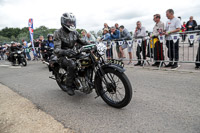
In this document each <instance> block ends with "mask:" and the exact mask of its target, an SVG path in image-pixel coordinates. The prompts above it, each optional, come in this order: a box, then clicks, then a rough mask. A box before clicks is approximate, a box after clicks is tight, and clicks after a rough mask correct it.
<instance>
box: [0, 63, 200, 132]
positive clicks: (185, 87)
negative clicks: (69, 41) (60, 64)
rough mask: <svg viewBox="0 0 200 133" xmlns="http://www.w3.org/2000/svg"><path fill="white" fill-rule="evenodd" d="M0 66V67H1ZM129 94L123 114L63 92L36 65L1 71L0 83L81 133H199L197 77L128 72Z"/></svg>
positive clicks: (199, 81) (199, 84)
mask: <svg viewBox="0 0 200 133" xmlns="http://www.w3.org/2000/svg"><path fill="white" fill-rule="evenodd" d="M3 64H4V63H3ZM126 73H127V75H128V77H129V79H130V80H131V83H132V87H133V89H134V94H133V99H132V101H131V103H130V104H129V105H128V106H127V107H125V108H123V109H115V108H112V107H109V106H108V105H106V104H105V103H104V102H103V100H102V99H101V98H97V99H95V98H94V97H95V96H96V95H95V93H94V92H93V93H92V94H90V95H85V94H82V93H76V95H75V96H74V97H70V96H68V95H67V94H66V93H64V92H62V91H61V90H60V89H59V87H58V86H57V84H56V82H55V81H54V80H52V79H49V78H48V77H49V76H50V75H51V73H49V72H48V70H47V67H46V66H45V65H44V64H41V62H29V65H28V66H27V67H22V68H19V67H18V68H12V67H8V66H1V64H0V82H1V83H3V84H5V85H7V86H8V87H10V88H12V89H13V90H14V91H15V92H17V93H19V94H21V95H22V96H24V97H26V98H28V99H29V100H31V101H32V102H33V103H34V104H36V105H37V107H38V108H40V109H42V110H44V111H45V112H47V113H48V114H50V115H52V116H53V117H54V118H55V119H56V120H58V121H60V122H62V123H63V124H64V125H65V126H66V127H69V128H72V129H74V130H75V131H77V132H81V133H94V132H95V133H125V132H126V133H159V132H160V133H163V132H164V133H200V75H199V73H188V72H174V71H159V70H147V69H141V68H129V69H127V71H126Z"/></svg>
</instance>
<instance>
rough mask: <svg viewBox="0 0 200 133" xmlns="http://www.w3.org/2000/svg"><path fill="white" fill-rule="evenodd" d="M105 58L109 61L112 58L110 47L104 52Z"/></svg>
mask: <svg viewBox="0 0 200 133" xmlns="http://www.w3.org/2000/svg"><path fill="white" fill-rule="evenodd" d="M106 57H107V58H111V59H112V58H113V51H112V45H111V46H110V48H109V49H107V50H106Z"/></svg>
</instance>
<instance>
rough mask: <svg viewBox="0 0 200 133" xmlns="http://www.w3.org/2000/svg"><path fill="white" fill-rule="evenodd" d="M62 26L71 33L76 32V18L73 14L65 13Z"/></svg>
mask: <svg viewBox="0 0 200 133" xmlns="http://www.w3.org/2000/svg"><path fill="white" fill-rule="evenodd" d="M61 25H62V27H63V28H64V29H67V30H69V31H75V30H76V17H75V16H74V15H73V14H72V13H64V14H63V15H62V17H61Z"/></svg>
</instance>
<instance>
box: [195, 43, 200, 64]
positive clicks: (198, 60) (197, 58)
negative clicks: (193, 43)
mask: <svg viewBox="0 0 200 133" xmlns="http://www.w3.org/2000/svg"><path fill="white" fill-rule="evenodd" d="M196 61H197V62H200V42H199V48H198V51H197V56H196ZM196 66H200V63H196Z"/></svg>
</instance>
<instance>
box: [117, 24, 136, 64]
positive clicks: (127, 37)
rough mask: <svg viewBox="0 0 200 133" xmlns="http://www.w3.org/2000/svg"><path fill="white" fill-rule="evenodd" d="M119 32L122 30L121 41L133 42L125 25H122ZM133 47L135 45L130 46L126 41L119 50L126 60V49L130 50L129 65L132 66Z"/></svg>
mask: <svg viewBox="0 0 200 133" xmlns="http://www.w3.org/2000/svg"><path fill="white" fill-rule="evenodd" d="M119 30H120V39H121V40H123V41H124V40H132V37H131V34H130V32H128V30H127V29H126V28H124V26H123V25H121V26H120V27H119ZM132 47H133V45H131V46H129V45H128V43H127V42H126V41H124V44H123V45H122V46H120V47H119V50H120V52H121V54H122V58H125V55H124V51H123V50H124V49H125V48H128V54H129V62H128V64H127V65H130V64H131V63H132Z"/></svg>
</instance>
